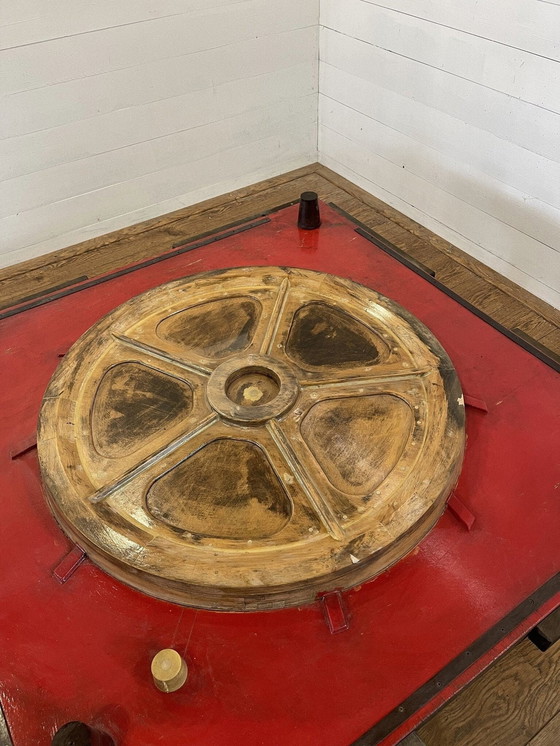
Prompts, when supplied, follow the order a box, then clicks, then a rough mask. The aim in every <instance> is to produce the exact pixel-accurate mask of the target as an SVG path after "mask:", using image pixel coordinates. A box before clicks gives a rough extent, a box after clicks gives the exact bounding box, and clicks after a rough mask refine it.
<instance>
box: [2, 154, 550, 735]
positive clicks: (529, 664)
mask: <svg viewBox="0 0 560 746" xmlns="http://www.w3.org/2000/svg"><path fill="white" fill-rule="evenodd" d="M306 190H313V191H316V192H317V193H318V194H319V196H320V197H321V198H322V199H323V200H325V201H328V202H335V203H336V204H337V205H338V206H340V207H341V208H343V209H344V210H346V211H347V212H348V213H350V214H351V215H352V216H353V217H355V218H356V219H358V220H360V221H361V222H363V223H365V224H366V225H367V226H368V227H370V228H372V229H374V230H375V231H376V232H377V233H379V234H380V235H382V236H383V237H384V238H386V239H387V240H389V241H391V242H392V243H394V244H395V245H396V246H398V247H399V248H400V249H402V250H403V251H405V252H406V253H408V254H409V255H410V256H411V257H413V258H415V259H417V260H419V261H420V262H422V263H423V264H425V265H427V266H428V267H430V268H431V269H433V270H435V271H436V273H437V277H438V279H439V280H441V281H442V282H444V283H446V284H447V285H448V286H449V287H450V288H452V289H453V290H455V291H456V292H457V293H459V294H460V295H462V296H463V297H464V298H466V299H467V300H468V301H469V302H470V303H472V304H473V305H475V306H477V307H478V308H480V309H481V310H482V311H484V312H485V313H487V314H488V315H489V316H491V317H493V318H494V319H496V320H497V321H499V322H500V323H501V324H503V325H504V326H506V327H508V328H510V329H513V328H517V329H520V330H521V331H523V332H524V333H525V334H527V335H528V336H530V337H531V338H532V339H533V340H535V341H537V342H540V343H541V344H543V345H545V346H546V347H547V348H549V349H550V350H552V351H553V352H555V353H556V354H560V312H559V311H558V310H556V309H554V308H552V307H551V306H549V305H548V304H547V303H545V302H544V301H542V300H540V299H539V298H536V297H535V296H533V295H531V293H529V292H527V291H525V290H523V289H522V288H520V287H518V286H517V285H515V284H514V283H513V282H511V281H509V280H507V279H506V278H504V277H502V276H501V275H499V274H498V273H496V272H494V271H493V270H491V269H489V268H488V267H486V266H484V265H483V264H481V263H480V262H478V261H477V260H475V259H473V258H472V257H470V256H469V255H467V254H465V253H464V252H462V251H460V250H459V249H457V248H456V247H454V246H453V245H452V244H450V243H448V242H447V241H445V240H443V239H442V238H440V237H438V236H436V235H435V234H433V233H432V232H431V231H429V230H427V229H426V228H424V227H422V226H421V225H419V224H418V223H416V222H414V221H413V220H410V219H409V218H407V217H406V216H404V215H402V214H401V213H399V212H397V211H396V210H394V209H393V208H391V207H389V206H388V205H386V204H384V203H383V202H381V201H380V200H378V199H376V198H375V197H372V196H371V195H369V194H367V193H366V192H364V191H363V190H361V189H360V188H359V187H357V186H355V185H354V184H352V183H350V182H349V181H347V180H346V179H343V178H342V177H340V176H338V175H337V174H335V173H334V172H333V171H330V170H329V169H327V168H325V167H323V166H319V165H317V164H315V165H312V166H307V167H305V168H302V169H299V170H297V171H292V172H290V173H288V174H284V175H282V176H278V177H275V178H273V179H269V180H267V181H263V182H260V183H258V184H255V185H252V186H250V187H247V188H245V189H240V190H237V191H236V192H233V193H231V194H227V195H223V196H221V197H217V198H215V199H211V200H207V201H206V202H203V203H200V204H198V205H195V206H193V207H188V208H184V209H182V210H178V211H176V212H173V213H170V214H168V215H163V216H162V217H160V218H156V219H154V220H150V221H146V222H144V223H140V224H138V225H135V226H132V227H130V228H125V229H123V230H120V231H116V232H114V233H110V234H107V235H105V236H101V237H99V238H95V239H91V240H89V241H85V242H83V243H81V244H78V245H76V246H72V247H69V248H67V249H63V250H61V251H58V252H54V253H52V254H47V255H45V256H42V257H39V258H37V259H32V260H30V261H27V262H23V263H22V264H19V265H15V266H13V267H8V268H6V269H3V270H0V306H7V305H9V304H13V303H17V302H18V301H19V300H21V299H22V298H25V297H27V296H29V295H33V294H35V293H40V292H44V291H45V290H48V289H49V288H52V287H53V286H57V285H61V284H63V283H67V282H69V281H72V280H74V279H75V278H77V277H83V276H84V275H85V276H88V277H94V276H96V275H98V274H101V273H104V272H108V271H110V270H113V269H116V268H118V267H122V266H123V265H125V264H129V263H131V262H137V261H140V260H142V259H145V258H148V257H152V256H155V255H157V254H160V253H163V252H166V251H169V250H170V249H171V247H172V245H173V244H174V243H177V242H178V241H182V240H184V241H185V242H187V241H189V240H190V239H192V238H193V237H195V236H198V235H200V234H201V233H205V232H207V231H211V230H213V229H216V228H219V227H221V226H223V225H225V224H229V223H232V222H235V221H237V220H242V219H246V218H249V217H252V216H253V215H255V214H257V213H259V212H262V211H265V210H267V209H270V208H273V207H276V206H278V205H280V204H283V203H286V202H289V201H291V200H294V199H297V197H298V196H299V194H300V193H301V192H302V191H306ZM415 738H416V741H418V740H420V739H421V740H422V741H423V742H424V743H425V744H427V746H523V745H525V744H527V745H528V744H530V746H557V744H559V743H560V647H559V645H558V644H557V645H555V646H553V647H552V648H550V649H549V650H548V651H547V652H545V653H542V652H540V651H538V650H537V649H536V648H535V647H534V646H533V645H532V643H530V642H528V641H527V640H523V641H522V642H520V643H519V644H518V645H516V646H515V647H514V648H512V650H510V651H509V652H508V653H506V654H505V655H504V656H503V657H502V658H501V659H500V660H499V661H498V662H497V663H495V664H494V665H493V666H492V667H491V668H489V669H488V670H487V671H486V672H485V673H484V674H482V675H481V676H480V677H479V678H478V679H476V681H474V682H473V683H472V684H470V685H469V686H468V687H467V688H466V689H465V690H463V691H462V692H461V693H460V694H458V695H457V696H456V697H455V698H454V699H453V700H451V701H450V702H449V703H448V704H447V705H446V706H445V707H443V708H442V709H441V710H440V711H439V712H438V713H437V714H436V715H435V716H434V717H432V719H431V720H430V721H429V722H427V723H426V724H424V726H422V728H421V729H420V730H419V731H418V736H415Z"/></svg>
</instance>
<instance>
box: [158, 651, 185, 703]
mask: <svg viewBox="0 0 560 746" xmlns="http://www.w3.org/2000/svg"><path fill="white" fill-rule="evenodd" d="M187 673H188V671H187V664H186V663H185V661H184V660H183V659H182V658H181V656H180V655H179V653H178V652H177V651H176V650H171V649H170V648H165V650H160V651H159V653H156V655H154V657H153V659H152V676H153V679H154V684H155V685H156V687H157V688H158V689H159V690H160V691H162V692H176V691H177V689H180V688H181V687H182V686H183V684H184V683H185V681H186V680H187Z"/></svg>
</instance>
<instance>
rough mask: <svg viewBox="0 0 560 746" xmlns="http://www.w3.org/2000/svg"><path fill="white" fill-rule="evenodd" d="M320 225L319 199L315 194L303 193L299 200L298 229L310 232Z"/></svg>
mask: <svg viewBox="0 0 560 746" xmlns="http://www.w3.org/2000/svg"><path fill="white" fill-rule="evenodd" d="M320 225H321V215H320V213H319V197H318V196H317V193H316V192H303V194H302V195H301V197H300V198H299V215H298V228H302V229H303V230H304V231H312V230H315V228H318V227H319V226H320Z"/></svg>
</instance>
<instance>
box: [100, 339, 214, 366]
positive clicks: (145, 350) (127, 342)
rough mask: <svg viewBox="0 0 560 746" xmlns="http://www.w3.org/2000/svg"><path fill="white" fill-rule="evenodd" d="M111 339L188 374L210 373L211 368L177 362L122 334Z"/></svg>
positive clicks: (173, 358)
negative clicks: (186, 371)
mask: <svg viewBox="0 0 560 746" xmlns="http://www.w3.org/2000/svg"><path fill="white" fill-rule="evenodd" d="M113 338H114V339H116V340H118V341H119V342H121V343H122V344H124V345H126V346H127V347H131V348H132V349H134V350H140V351H141V352H143V353H144V354H145V355H148V356H149V357H152V358H155V359H156V360H161V361H163V362H165V363H171V364H172V365H176V366H177V367H178V368H182V369H183V370H188V371H189V372H190V373H196V374H197V375H199V376H209V375H211V373H212V370H211V368H206V367H205V366H204V365H197V364H196V363H187V362H184V361H183V360H177V358H175V357H173V356H172V355H169V354H168V353H167V352H165V351H164V350H158V349H157V348H156V347H152V346H151V345H148V344H146V343H145V342H139V341H138V340H137V339H131V338H130V337H127V336H125V335H124V334H113Z"/></svg>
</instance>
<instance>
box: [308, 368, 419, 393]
mask: <svg viewBox="0 0 560 746" xmlns="http://www.w3.org/2000/svg"><path fill="white" fill-rule="evenodd" d="M432 371H433V368H414V369H410V368H407V369H406V370H405V369H396V370H393V371H391V372H387V373H386V374H385V375H379V376H374V377H372V376H368V377H364V378H325V379H323V380H322V381H321V380H319V381H317V380H313V379H311V380H301V379H300V381H299V385H300V386H301V387H302V388H304V389H305V390H306V391H309V390H321V389H326V388H328V389H334V390H337V389H349V388H358V387H365V386H377V385H380V384H386V383H393V382H400V381H413V380H418V379H419V378H425V377H426V376H427V375H429V374H430V373H431V372H432Z"/></svg>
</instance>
